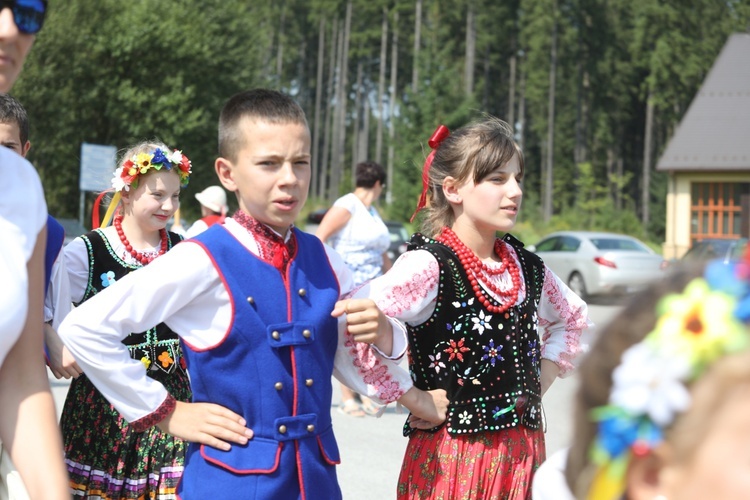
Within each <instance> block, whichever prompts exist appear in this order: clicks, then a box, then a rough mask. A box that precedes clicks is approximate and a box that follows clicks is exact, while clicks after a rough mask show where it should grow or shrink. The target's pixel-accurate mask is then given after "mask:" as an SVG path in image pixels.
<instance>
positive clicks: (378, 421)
mask: <svg viewBox="0 0 750 500" xmlns="http://www.w3.org/2000/svg"><path fill="white" fill-rule="evenodd" d="M618 310H619V307H618V306H612V305H592V306H590V307H589V311H590V315H591V318H592V320H593V321H594V323H596V324H597V325H598V326H601V325H603V324H604V323H606V322H607V321H608V320H609V319H610V318H611V317H612V316H613V315H614V314H615V313H616V312H617V311H618ZM596 332H597V328H594V329H593V331H591V332H588V333H587V334H586V336H585V338H584V342H591V341H592V340H593V339H594V338H595V337H596ZM50 382H51V384H52V389H53V393H54V395H55V401H56V403H57V407H58V412H59V411H60V409H61V407H62V403H63V401H64V399H65V394H66V392H67V388H68V384H67V383H66V382H64V381H58V380H55V379H54V377H51V376H50ZM577 383H578V381H577V378H576V377H575V375H574V376H572V377H569V378H566V379H559V380H558V381H557V382H555V383H554V384H553V385H552V387H551V388H550V390H549V391H548V392H547V394H546V395H545V396H544V407H545V413H546V415H547V434H546V440H547V454H548V455H549V454H552V453H553V452H555V451H557V450H559V449H560V448H563V447H565V446H567V444H568V440H569V439H570V422H571V410H572V405H571V401H572V398H573V394H574V392H575V390H576V387H577ZM337 387H338V383H337V382H336V381H335V380H334V391H333V392H334V400H333V404H332V407H331V415H332V416H333V426H334V429H335V432H336V438H337V440H338V443H339V448H340V451H341V465H340V466H339V468H338V475H339V483H340V484H341V489H342V491H343V494H344V498H345V499H346V500H387V499H392V498H395V496H396V495H395V492H396V482H397V479H398V473H399V469H400V466H401V460H402V458H403V453H404V449H405V448H406V438H404V437H402V435H401V428H402V426H403V423H404V419H405V418H406V414H399V413H397V412H396V409H395V408H394V405H391V406H390V407H389V408H388V409H387V410H386V411H385V413H384V414H383V415H382V416H381V417H380V418H374V417H365V418H352V417H348V416H345V415H342V414H340V413H338V411H337V410H336V408H337V405H338V403H339V401H340V393H339V391H338V390H337Z"/></svg>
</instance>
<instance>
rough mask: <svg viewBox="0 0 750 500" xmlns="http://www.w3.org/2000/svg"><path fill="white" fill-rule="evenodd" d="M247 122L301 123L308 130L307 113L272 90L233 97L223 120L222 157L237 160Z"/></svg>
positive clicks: (283, 95)
mask: <svg viewBox="0 0 750 500" xmlns="http://www.w3.org/2000/svg"><path fill="white" fill-rule="evenodd" d="M243 118H256V119H259V120H263V121H266V122H268V123H273V124H285V123H299V124H302V125H305V126H307V118H306V117H305V112H304V111H303V110H302V108H301V107H300V105H299V104H297V103H296V102H295V101H294V99H292V98H291V97H289V96H288V95H286V94H284V93H282V92H278V91H276V90H269V89H252V90H246V91H244V92H240V93H239V94H235V95H233V96H232V97H231V98H230V99H229V100H228V101H227V102H226V104H224V107H223V108H222V110H221V116H220V117H219V156H221V157H223V158H227V159H229V160H231V161H235V160H236V155H237V152H238V151H239V150H240V149H241V148H242V146H243V144H244V140H245V136H244V134H243V133H242V131H241V130H240V122H241V121H242V119H243Z"/></svg>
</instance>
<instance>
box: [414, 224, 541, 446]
mask: <svg viewBox="0 0 750 500" xmlns="http://www.w3.org/2000/svg"><path fill="white" fill-rule="evenodd" d="M503 241H505V242H506V243H508V244H510V245H511V246H512V247H513V248H514V249H515V251H516V253H517V254H518V257H519V260H520V263H521V269H520V271H521V272H522V273H523V279H524V282H525V285H526V297H525V298H524V300H523V302H521V303H519V304H518V305H515V306H513V307H511V308H510V309H508V310H507V311H506V312H504V313H491V312H489V311H488V310H487V309H485V308H484V306H483V305H482V304H481V303H480V302H479V300H478V299H477V298H476V296H475V294H474V290H473V289H472V286H471V284H470V282H469V278H468V276H467V275H466V272H465V271H464V269H463V267H462V266H461V262H460V261H459V259H458V257H457V256H456V254H455V253H453V251H452V250H451V249H450V248H449V247H447V246H445V245H443V244H441V243H438V242H437V241H435V240H432V239H429V238H426V237H424V236H423V235H421V234H415V235H414V237H413V238H412V240H411V244H410V247H409V249H410V250H413V249H422V250H427V251H428V252H430V253H431V254H432V255H434V256H435V258H436V259H437V262H438V265H439V267H440V279H439V285H438V293H437V299H436V300H437V302H436V305H435V311H434V312H433V314H432V316H431V317H430V318H429V319H427V321H425V322H424V323H422V324H420V325H417V326H411V325H408V326H407V329H408V335H409V370H410V372H411V376H412V379H413V380H414V385H415V386H416V387H418V388H419V389H423V390H431V389H445V390H446V391H447V393H448V399H449V400H450V402H451V403H450V406H449V408H448V418H447V421H446V425H447V430H448V432H449V433H451V434H454V435H459V434H467V433H475V432H485V431H497V430H501V429H505V428H508V427H514V426H517V425H518V424H519V423H521V424H523V425H525V426H526V427H529V428H532V429H538V428H539V427H540V425H541V421H542V414H541V410H542V408H541V387H540V361H541V360H540V347H541V346H540V339H539V334H538V332H537V323H538V321H537V308H538V306H539V300H540V297H541V293H542V285H543V283H544V264H543V263H542V260H541V259H540V258H539V257H538V256H536V255H534V254H533V253H531V252H529V251H527V250H524V249H523V243H521V242H520V241H518V240H517V239H516V238H514V237H513V236H511V235H506V236H505V237H504V238H503ZM485 295H487V296H488V298H490V302H491V303H492V304H494V305H499V304H498V303H497V302H496V301H494V300H493V299H492V298H491V296H490V295H489V294H487V293H485ZM404 430H405V434H407V435H408V434H409V433H410V431H409V429H408V428H407V427H405V429H404Z"/></svg>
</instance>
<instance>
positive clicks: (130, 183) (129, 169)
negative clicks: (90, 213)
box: [95, 148, 192, 227]
mask: <svg viewBox="0 0 750 500" xmlns="http://www.w3.org/2000/svg"><path fill="white" fill-rule="evenodd" d="M173 168H174V169H175V172H177V174H178V175H179V176H180V186H182V187H185V186H187V185H188V182H190V174H191V173H192V170H191V168H192V163H190V160H189V159H188V157H187V156H185V155H184V154H182V151H180V150H178V149H175V150H173V151H172V152H171V153H170V152H168V151H165V150H163V149H162V148H156V149H154V150H153V151H152V152H150V153H145V152H142V153H136V154H134V155H133V156H131V157H130V158H129V159H128V160H126V161H124V162H123V164H122V165H121V166H120V167H119V168H117V170H115V174H114V176H113V177H112V187H113V188H114V190H115V195H114V196H113V197H112V202H111V203H110V204H109V207H108V208H107V213H106V214H104V219H102V224H101V226H100V227H105V226H107V225H108V224H109V222H110V221H111V220H112V216H113V215H114V212H115V209H116V208H117V205H118V204H119V203H120V198H121V197H122V195H121V193H122V191H130V188H133V189H137V188H138V181H139V180H140V179H141V177H143V176H144V175H146V174H147V173H148V172H149V171H151V170H157V171H158V170H161V169H165V170H172V169H173ZM96 210H98V208H96V209H95V211H96Z"/></svg>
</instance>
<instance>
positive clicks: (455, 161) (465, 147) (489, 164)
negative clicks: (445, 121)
mask: <svg viewBox="0 0 750 500" xmlns="http://www.w3.org/2000/svg"><path fill="white" fill-rule="evenodd" d="M516 154H517V155H518V161H519V165H520V167H521V174H523V170H524V166H523V154H522V153H521V149H520V147H519V146H518V144H516V141H515V140H514V138H513V129H512V128H511V126H510V125H508V124H507V123H506V122H504V121H503V120H500V119H499V118H495V117H487V118H485V119H484V120H481V121H477V122H473V123H470V124H469V125H466V126H464V127H461V128H460V129H458V130H456V131H455V132H453V133H451V134H450V135H449V136H448V137H446V138H445V139H443V141H442V142H441V143H440V145H439V146H438V148H437V149H436V150H435V156H434V158H433V160H432V165H431V166H430V171H429V180H428V183H429V184H428V185H429V188H430V203H429V205H428V208H427V216H426V217H425V219H424V221H423V222H422V232H423V233H424V234H425V235H427V236H433V235H436V234H438V233H439V232H440V230H441V229H442V228H443V227H444V226H451V225H452V224H453V222H454V220H455V215H454V213H453V208H452V207H451V205H450V203H448V200H446V198H445V195H444V194H443V189H442V185H443V181H444V180H445V178H446V177H453V178H454V179H456V181H457V182H458V183H462V182H464V181H466V180H468V179H469V178H470V177H471V178H472V179H473V181H474V183H479V182H481V181H482V180H483V179H484V178H485V177H487V176H488V175H490V173H492V172H493V171H494V170H495V169H496V168H498V167H500V166H502V165H505V164H506V163H508V162H509V161H510V160H511V159H512V158H513V155H516Z"/></svg>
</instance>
